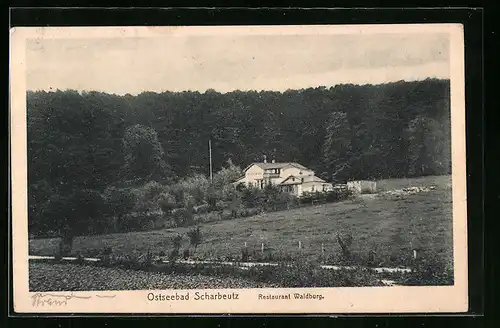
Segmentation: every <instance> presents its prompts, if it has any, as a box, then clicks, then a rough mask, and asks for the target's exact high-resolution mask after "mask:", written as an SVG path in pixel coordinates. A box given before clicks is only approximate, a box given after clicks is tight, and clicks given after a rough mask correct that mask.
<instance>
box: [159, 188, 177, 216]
mask: <svg viewBox="0 0 500 328" xmlns="http://www.w3.org/2000/svg"><path fill="white" fill-rule="evenodd" d="M159 205H160V208H161V210H162V212H163V213H165V214H171V213H172V211H173V210H174V209H175V208H177V203H176V202H175V197H174V196H173V195H172V194H170V193H168V192H163V193H162V194H161V195H160V199H159Z"/></svg>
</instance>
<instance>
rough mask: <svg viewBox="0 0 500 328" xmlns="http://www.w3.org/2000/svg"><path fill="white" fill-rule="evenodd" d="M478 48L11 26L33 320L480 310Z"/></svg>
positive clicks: (413, 28)
mask: <svg viewBox="0 0 500 328" xmlns="http://www.w3.org/2000/svg"><path fill="white" fill-rule="evenodd" d="M463 37H464V36H463V26H462V25H460V24H400V25H397V24H396V25H379V24H371V25H296V26H203V27H202V26H157V27H137V26H130V27H15V28H12V29H11V32H10V46H11V48H10V70H11V71H10V73H11V76H10V124H11V125H10V126H11V182H12V190H11V195H12V231H11V237H12V245H11V246H12V247H11V251H12V258H13V266H12V268H11V269H12V276H13V290H14V293H13V297H14V300H13V301H14V310H15V311H16V312H17V313H58V314H61V313H62V314H64V313H77V314H78V313H81V314H83V313H107V314H111V313H138V314H142V313H165V314H183V313H195V314H196V313H198V314H205V313H214V314H224V313H232V314H246V313H261V314H265V313H267V314H273V313H280V314H283V313H290V314H292V313H302V314H304V313H305V314H309V313H310V314H324V313H332V314H349V313H364V314H367V313H368V314H369V313H440V312H447V313H450V312H453V313H459V312H466V311H467V309H468V278H467V212H466V209H467V208H466V202H467V197H466V167H465V162H466V160H465V158H466V157H465V144H466V142H465V140H466V139H465V90H464V88H465V86H464V39H463Z"/></svg>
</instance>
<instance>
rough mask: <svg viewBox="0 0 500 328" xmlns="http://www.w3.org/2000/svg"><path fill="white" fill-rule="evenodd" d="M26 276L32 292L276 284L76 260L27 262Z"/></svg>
mask: <svg viewBox="0 0 500 328" xmlns="http://www.w3.org/2000/svg"><path fill="white" fill-rule="evenodd" d="M29 277H30V291H31V292H37V291H43V292H45V291H68V290H71V291H81V290H83V291H92V290H108V291H109V290H139V289H142V290H144V289H146V290H152V289H196V288H199V289H212V288H264V287H275V286H273V285H272V284H265V283H259V282H255V281H251V280H247V279H242V278H232V277H223V278H219V277H208V276H203V275H182V274H176V275H171V274H164V273H156V272H146V271H137V270H124V269H120V268H103V267H95V266H88V265H78V264H48V263H30V265H29Z"/></svg>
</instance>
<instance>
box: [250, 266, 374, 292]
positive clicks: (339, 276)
mask: <svg viewBox="0 0 500 328" xmlns="http://www.w3.org/2000/svg"><path fill="white" fill-rule="evenodd" d="M248 271H249V273H248V274H249V276H250V277H252V278H253V279H255V280H257V281H260V282H271V283H275V284H277V285H279V286H280V287H284V288H296V287H356V286H381V285H382V283H381V282H380V281H379V279H378V277H377V275H376V273H375V272H373V271H371V270H368V269H356V270H328V269H323V268H321V267H320V265H319V264H318V263H316V262H314V261H295V262H292V263H287V264H285V263H280V264H279V265H278V266H254V267H251V268H250V269H249V270H248Z"/></svg>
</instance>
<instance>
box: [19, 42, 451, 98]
mask: <svg viewBox="0 0 500 328" xmlns="http://www.w3.org/2000/svg"><path fill="white" fill-rule="evenodd" d="M26 63H27V66H26V67H27V71H26V72H27V75H26V82H27V89H28V90H46V91H49V90H56V89H60V90H65V89H74V90H78V91H91V90H95V91H102V92H108V93H115V94H127V93H129V94H132V95H135V94H138V93H141V92H144V91H153V92H162V91H184V90H195V91H200V92H204V91H206V90H207V89H214V90H216V91H219V92H229V91H233V90H242V91H245V90H257V91H259V90H276V91H285V90H287V89H300V88H308V87H318V86H326V87H331V86H335V85H336V84H342V83H353V84H380V83H386V82H391V81H399V80H406V81H415V80H423V79H426V78H446V79H447V78H449V74H450V72H449V71H450V69H449V64H450V61H449V35H448V34H430V33H426V34H415V33H412V34H402V33H401V34H398V33H397V32H395V33H394V34H371V35H366V34H351V35H282V36H278V35H245V36H241V35H239V36H231V35H205V36H196V35H188V36H182V37H175V36H162V37H156V38H146V37H130V38H113V39H102V38H101V39H92V38H87V39H29V40H28V41H27V48H26Z"/></svg>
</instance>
